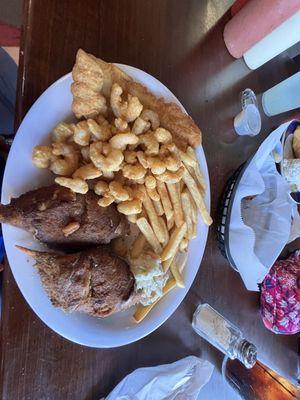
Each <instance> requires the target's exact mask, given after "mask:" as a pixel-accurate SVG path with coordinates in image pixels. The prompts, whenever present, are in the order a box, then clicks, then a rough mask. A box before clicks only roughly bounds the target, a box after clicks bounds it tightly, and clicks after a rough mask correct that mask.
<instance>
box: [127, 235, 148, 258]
mask: <svg viewBox="0 0 300 400" xmlns="http://www.w3.org/2000/svg"><path fill="white" fill-rule="evenodd" d="M145 244H146V237H145V236H144V235H143V234H142V233H141V232H140V233H139V234H138V235H137V237H136V239H135V241H134V242H133V244H132V248H131V252H130V255H131V258H138V257H139V256H140V255H141V254H142V252H143V250H144V247H145Z"/></svg>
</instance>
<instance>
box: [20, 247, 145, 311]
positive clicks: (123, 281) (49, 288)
mask: <svg viewBox="0 0 300 400" xmlns="http://www.w3.org/2000/svg"><path fill="white" fill-rule="evenodd" d="M17 248H19V249H20V250H22V251H23V252H25V253H26V254H28V255H29V256H31V257H33V258H34V259H35V260H36V264H35V267H36V268H37V270H38V272H39V274H40V277H41V280H42V284H43V287H44V288H45V290H46V292H47V294H48V296H49V298H50V300H51V302H52V304H53V305H54V306H55V307H60V308H61V309H62V310H64V311H66V312H74V311H78V312H82V313H86V314H89V315H92V316H94V317H107V316H108V315H111V314H113V313H116V312H118V311H122V310H124V309H126V308H128V307H130V306H131V305H133V304H134V303H136V301H137V300H138V298H137V296H136V295H135V294H134V283H135V280H134V276H133V274H132V273H131V271H130V269H129V266H128V264H127V263H126V262H125V261H124V260H123V259H121V258H119V257H118V256H116V255H115V254H114V253H112V251H111V250H110V249H109V248H108V247H107V246H101V247H96V248H93V249H88V250H84V251H81V252H78V253H74V254H67V255H60V254H57V253H44V252H39V251H33V250H29V249H26V248H24V247H21V246H17Z"/></svg>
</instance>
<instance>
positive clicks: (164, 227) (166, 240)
mask: <svg viewBox="0 0 300 400" xmlns="http://www.w3.org/2000/svg"><path fill="white" fill-rule="evenodd" d="M159 222H160V224H161V226H162V229H163V231H164V235H165V241H164V243H163V245H164V246H165V245H166V244H167V243H168V241H169V237H170V235H169V231H168V228H167V225H166V223H165V220H164V219H163V218H162V217H159Z"/></svg>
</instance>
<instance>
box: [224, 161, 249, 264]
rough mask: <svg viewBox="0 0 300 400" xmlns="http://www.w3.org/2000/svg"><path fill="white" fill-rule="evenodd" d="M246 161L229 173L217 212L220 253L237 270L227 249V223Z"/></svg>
mask: <svg viewBox="0 0 300 400" xmlns="http://www.w3.org/2000/svg"><path fill="white" fill-rule="evenodd" d="M248 163H249V161H248V162H245V163H243V164H242V165H240V166H239V168H238V169H237V170H236V171H235V172H234V173H233V174H232V175H231V177H230V178H229V179H228V181H227V182H226V185H225V188H224V191H223V193H222V195H221V197H220V200H219V204H218V213H217V241H218V247H219V249H220V251H221V253H222V255H223V256H224V257H225V258H226V259H227V260H228V261H229V263H230V265H231V267H232V268H233V269H235V270H236V271H237V267H236V265H235V263H234V261H233V259H232V257H231V255H230V250H229V238H228V236H229V235H228V232H229V223H230V215H231V210H232V204H233V199H234V196H235V193H236V190H237V187H238V184H239V182H240V180H241V178H242V176H243V173H244V171H245V169H246V167H247V166H248Z"/></svg>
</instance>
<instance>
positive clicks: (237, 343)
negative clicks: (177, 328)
mask: <svg viewBox="0 0 300 400" xmlns="http://www.w3.org/2000/svg"><path fill="white" fill-rule="evenodd" d="M192 326H193V328H194V330H195V331H196V332H197V333H198V335H200V336H202V337H203V338H204V339H205V340H207V341H208V342H209V343H211V344H212V345H213V346H215V347H216V348H217V349H219V350H220V351H221V352H222V353H224V354H225V355H227V356H228V357H229V358H231V359H232V360H234V359H238V360H239V361H240V362H241V363H243V364H244V365H245V367H246V368H252V367H253V366H254V364H255V363H256V358H257V350H256V347H255V346H254V345H253V344H252V343H250V342H248V341H247V340H245V339H244V338H243V335H242V332H241V331H240V330H239V329H238V328H237V327H236V326H234V325H233V324H232V323H231V322H229V321H228V320H226V319H225V318H224V317H222V315H220V314H219V313H218V312H217V311H216V310H214V309H213V308H212V307H211V306H210V305H209V304H200V305H199V306H198V307H197V309H196V311H195V313H194V316H193V322H192Z"/></svg>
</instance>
